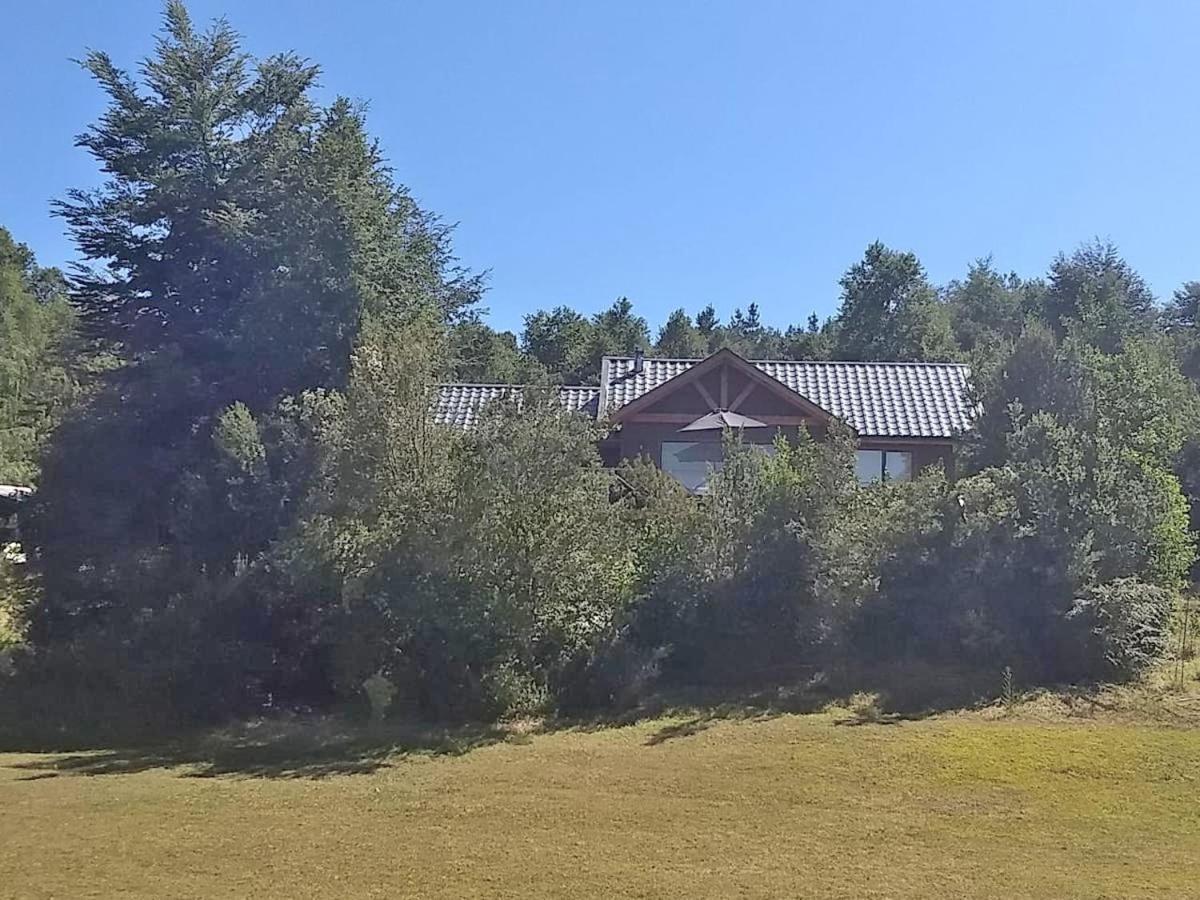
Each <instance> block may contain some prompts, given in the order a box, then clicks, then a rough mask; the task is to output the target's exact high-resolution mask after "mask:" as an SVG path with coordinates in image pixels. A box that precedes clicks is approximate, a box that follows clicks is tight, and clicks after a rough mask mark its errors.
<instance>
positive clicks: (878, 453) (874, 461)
mask: <svg viewBox="0 0 1200 900" xmlns="http://www.w3.org/2000/svg"><path fill="white" fill-rule="evenodd" d="M854 474H855V475H857V476H858V483H859V484H870V483H871V482H872V481H879V480H881V479H882V478H883V451H882V450H859V451H858V456H857V458H856V459H855V463H854Z"/></svg>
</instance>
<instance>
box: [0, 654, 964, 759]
mask: <svg viewBox="0 0 1200 900" xmlns="http://www.w3.org/2000/svg"><path fill="white" fill-rule="evenodd" d="M856 691H874V692H876V693H875V694H873V696H877V697H878V709H877V710H874V711H873V712H872V713H871V715H870V716H869V717H868V716H864V715H858V714H856V713H855V712H854V710H853V709H852V708H847V707H846V706H845V705H844V700H845V698H847V697H850V696H851V695H852V694H853V693H854V692H856ZM983 696H985V695H983V694H981V693H980V686H979V685H978V684H974V683H972V682H971V681H970V680H969V679H966V678H962V677H961V676H960V674H959V673H951V672H947V671H946V670H933V669H929V670H927V671H915V670H914V669H913V668H912V667H911V666H909V667H906V668H905V669H904V670H903V675H902V676H901V675H900V674H898V673H897V671H896V670H895V669H880V670H875V671H870V672H862V671H860V672H856V673H852V674H848V673H843V674H840V675H838V676H836V677H828V678H826V677H824V676H822V677H819V678H814V677H812V676H809V677H806V678H804V679H803V681H802V682H801V683H800V684H796V683H792V684H780V683H776V684H774V685H772V686H770V687H758V688H752V687H747V686H742V687H740V688H730V687H723V688H712V687H709V688H706V687H690V688H686V689H678V690H667V691H663V692H660V693H658V694H655V695H653V696H652V697H650V698H647V699H646V700H645V701H643V702H642V704H640V705H639V706H637V707H636V708H633V709H629V710H625V711H621V712H611V713H606V714H602V715H597V716H593V717H590V718H558V719H552V720H548V721H545V722H542V723H539V724H537V725H536V726H535V727H533V728H526V729H524V730H521V729H517V728H514V727H512V726H502V725H495V724H491V725H489V724H476V725H466V726H459V727H441V728H439V727H437V726H433V725H421V724H411V723H406V724H392V723H386V724H384V725H381V726H378V727H367V726H364V725H361V724H355V723H351V722H350V721H348V720H347V719H343V718H339V717H335V716H324V717H316V716H310V717H303V716H287V717H282V718H276V719H267V720H259V721H251V722H246V723H242V724H239V725H236V726H233V727H230V728H226V729H221V730H217V731H208V732H202V733H197V734H194V735H191V736H183V737H175V738H172V739H170V740H167V741H159V742H151V741H128V742H123V743H121V744H117V745H116V746H117V747H118V749H105V750H82V749H74V750H70V752H64V751H68V750H69V745H66V744H65V741H59V742H57V743H58V745H57V746H55V745H54V743H52V742H25V743H21V742H15V743H14V742H13V741H11V740H5V741H3V742H2V744H0V750H12V751H17V752H30V753H41V754H43V756H41V757H40V758H38V759H34V760H30V761H26V762H20V763H16V764H13V765H12V767H13V768H17V769H22V770H25V771H26V772H27V773H28V774H26V775H25V776H24V777H25V778H26V779H29V780H33V779H41V778H54V777H58V776H64V775H81V776H96V775H122V774H135V773H138V772H145V771H148V770H151V769H167V770H178V772H179V774H180V775H181V776H183V777H193V778H213V777H222V776H224V777H241V778H294V779H303V778H309V779H320V778H328V777H332V776H337V775H365V774H370V773H372V772H377V771H379V770H380V769H383V768H386V767H388V766H390V765H393V764H394V763H395V762H396V761H398V760H400V759H403V758H405V757H412V756H456V755H461V754H464V753H468V752H470V751H472V750H474V749H477V748H479V747H484V746H487V745H490V744H495V743H498V742H502V741H507V742H509V743H514V744H521V743H528V742H529V741H530V740H531V734H545V733H552V732H563V731H581V732H590V731H600V730H607V729H612V728H620V727H624V726H629V725H634V724H637V723H639V722H644V721H646V720H650V719H657V718H662V717H671V718H673V719H678V720H679V721H672V722H670V723H664V724H663V725H662V727H660V728H658V729H657V730H656V731H654V732H653V733H652V734H650V735H649V737H648V738H647V739H646V740H645V742H644V744H645V746H647V747H657V746H660V745H663V744H666V743H668V742H672V741H677V740H683V739H686V738H689V737H694V736H695V735H698V734H700V733H701V732H703V731H705V730H707V729H708V728H710V727H711V726H712V725H714V724H715V723H717V722H720V721H728V720H762V719H770V718H774V717H776V716H782V715H796V714H806V713H813V712H818V711H821V710H825V709H828V708H830V707H835V708H837V709H846V710H847V716H846V717H845V718H843V719H839V720H835V722H834V724H898V723H900V722H904V721H911V720H916V719H922V718H925V717H927V716H930V715H936V714H938V713H941V712H945V711H947V710H950V709H962V708H965V707H970V706H977V705H979V704H980V703H981V702H983V701H982V699H981V698H982V697H983ZM851 705H852V704H851ZM98 745H99V746H103V744H99V742H96V743H94V744H93V746H98ZM84 746H86V745H84ZM108 746H110V747H111V746H114V745H113V744H109V745H108ZM79 747H80V745H79V744H78V743H76V744H74V748H79Z"/></svg>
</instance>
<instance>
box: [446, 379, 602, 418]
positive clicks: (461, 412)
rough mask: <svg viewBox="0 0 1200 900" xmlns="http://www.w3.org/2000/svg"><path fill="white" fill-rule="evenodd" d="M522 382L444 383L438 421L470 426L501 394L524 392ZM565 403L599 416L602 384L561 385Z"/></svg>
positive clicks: (567, 405)
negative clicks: (597, 385)
mask: <svg viewBox="0 0 1200 900" xmlns="http://www.w3.org/2000/svg"><path fill="white" fill-rule="evenodd" d="M521 390H522V388H521V386H520V385H513V384H443V385H441V387H439V388H438V397H437V406H436V408H435V409H434V416H433V417H434V421H436V422H438V423H440V424H442V425H455V426H457V427H459V428H470V427H471V426H472V425H474V424H475V423H476V422H477V421H479V416H480V413H482V412H483V408H484V407H485V406H486V405H487V404H488V403H490V402H491V401H492V400H495V399H496V398H498V397H505V396H513V395H515V396H517V397H518V398H519V397H520V395H521ZM558 396H559V398H560V399H561V400H562V402H563V406H565V407H566V408H567V409H569V410H572V411H575V412H583V413H586V414H587V415H589V416H591V417H592V418H595V416H596V407H597V401H598V400H599V398H600V388H598V387H587V386H574V385H572V386H563V387H560V388H559V389H558Z"/></svg>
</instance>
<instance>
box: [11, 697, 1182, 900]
mask: <svg viewBox="0 0 1200 900" xmlns="http://www.w3.org/2000/svg"><path fill="white" fill-rule="evenodd" d="M1189 681H1191V683H1192V685H1193V687H1192V692H1191V693H1185V694H1180V693H1171V692H1167V691H1166V690H1164V689H1162V685H1159V686H1158V687H1159V689H1158V690H1154V691H1150V692H1147V691H1146V690H1145V689H1139V690H1132V691H1131V690H1127V691H1124V692H1110V693H1108V694H1106V695H1102V696H1100V697H1093V698H1086V699H1076V700H1073V701H1069V700H1068V699H1066V698H1063V697H1056V696H1047V697H1043V698H1041V699H1039V700H1034V701H1029V702H1025V703H1023V704H1021V705H1020V706H1019V707H1017V708H1016V709H1015V710H1010V711H1004V710H1000V709H997V708H988V709H983V710H979V711H975V712H969V713H952V714H944V715H941V716H933V717H929V718H925V719H921V720H910V721H899V720H897V721H884V722H870V723H866V724H863V718H864V717H863V716H862V715H859V716H858V717H855V716H853V715H851V714H850V713H849V712H847V711H845V710H839V709H832V710H827V711H825V712H821V713H812V714H807V715H797V714H782V713H773V712H764V711H761V710H760V711H759V712H750V711H747V710H745V709H735V710H733V711H732V712H731V711H730V710H725V711H724V714H723V715H717V714H714V713H713V712H712V711H710V712H707V713H696V712H693V713H691V714H687V715H675V716H668V717H662V718H657V719H651V720H648V721H642V722H638V723H635V724H632V725H627V726H624V727H606V728H574V729H562V730H558V731H549V732H542V731H538V730H533V729H530V728H526V729H521V728H510V729H506V730H503V731H470V732H458V733H451V734H442V735H434V734H430V733H428V732H421V733H409V734H405V733H402V732H395V731H393V732H388V733H386V734H378V733H376V734H363V733H361V732H349V733H348V732H345V731H342V730H339V729H338V726H336V725H335V724H334V723H332V722H330V721H323V722H293V723H290V724H289V723H267V724H259V725H256V726H255V725H248V726H243V727H242V728H240V729H237V730H233V731H228V732H224V733H219V734H215V735H211V736H208V737H205V738H203V739H197V740H194V741H187V742H180V743H178V744H175V745H173V746H163V747H157V748H152V749H145V748H143V749H140V750H106V751H92V752H76V753H59V754H5V755H0V895H2V896H4V897H20V898H27V897H28V898H37V897H57V898H81V897H113V896H121V897H471V896H497V897H528V896H553V897H605V896H627V897H674V896H688V897H847V898H851V897H853V898H868V897H878V898H885V897H886V898H950V897H954V898H959V897H1037V898H1127V897H1179V898H1189V897H1200V695H1198V691H1200V687H1198V686H1197V684H1196V682H1195V681H1194V680H1192V679H1189ZM400 746H403V747H406V748H407V749H405V750H403V751H402V750H400V749H398V748H399V747H400ZM421 748H423V749H421Z"/></svg>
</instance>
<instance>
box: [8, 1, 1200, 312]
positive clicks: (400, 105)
mask: <svg viewBox="0 0 1200 900" xmlns="http://www.w3.org/2000/svg"><path fill="white" fill-rule="evenodd" d="M6 6H7V8H6V9H5V12H4V16H3V18H4V28H3V34H0V85H3V89H2V91H0V111H2V117H0V122H2V123H3V125H2V126H0V127H2V129H3V131H2V132H0V223H3V224H4V225H6V226H8V227H9V228H10V229H11V230H12V231H13V233H14V235H15V236H16V237H17V239H18V240H23V241H25V242H26V243H28V244H30V245H31V246H33V248H34V249H35V250H36V251H37V253H38V254H39V257H40V258H41V259H42V260H43V261H44V262H46V263H62V262H64V261H66V260H68V259H70V257H71V255H72V252H73V251H72V248H71V245H70V243H69V242H68V240H67V239H66V238H65V237H64V236H63V235H62V229H61V225H60V223H58V222H57V221H56V220H53V219H51V218H50V216H49V201H50V200H51V198H54V197H58V196H61V195H62V193H63V191H64V190H65V189H66V188H68V187H71V186H81V185H89V184H91V183H94V182H95V181H96V179H97V177H98V176H97V173H96V170H95V167H94V165H93V163H92V161H91V160H90V159H89V158H88V157H87V156H86V155H85V154H84V153H83V152H82V151H80V150H77V149H75V148H74V147H73V145H72V137H73V135H75V134H76V133H77V132H78V131H80V130H81V129H82V128H83V127H84V126H85V125H86V124H87V123H88V122H90V121H91V120H92V119H93V118H94V117H95V116H96V115H97V114H98V113H99V111H100V110H101V108H102V98H101V96H100V94H99V91H98V90H97V89H96V88H95V86H94V85H92V84H91V83H90V82H89V80H88V79H87V78H86V77H85V76H84V74H83V73H82V72H81V71H80V70H79V69H78V68H77V67H76V66H75V65H73V64H72V63H71V62H70V61H69V60H70V58H71V57H78V56H80V55H82V53H83V52H84V51H85V49H87V48H89V47H90V48H97V49H104V50H107V51H109V52H110V53H111V54H112V55H113V56H114V57H115V59H116V60H117V61H118V63H121V64H123V65H126V66H133V65H135V64H136V63H137V61H138V60H140V59H141V58H142V57H144V56H145V55H146V54H147V53H148V52H149V50H150V49H151V46H152V33H153V31H154V30H155V29H156V28H157V27H158V19H159V12H160V7H159V4H158V3H157V2H155V0H107V2H104V3H97V2H95V0H86V2H85V0H60V2H54V3H51V2H41V3H17V2H10V3H8V4H6ZM191 10H192V13H193V16H194V17H195V18H196V19H197V20H198V21H205V20H207V19H209V18H211V17H213V16H215V15H220V14H227V15H228V17H229V18H230V20H231V21H232V23H233V24H234V26H235V27H237V28H238V29H239V30H240V31H242V32H243V34H245V36H246V45H247V49H249V50H251V51H253V52H255V53H266V52H272V51H276V50H295V51H297V52H299V53H301V54H302V55H305V56H307V57H309V58H311V59H313V60H315V61H317V62H319V63H320V64H321V66H322V67H323V70H324V75H323V77H322V88H321V90H322V94H323V95H324V96H327V97H332V96H333V95H335V94H347V95H350V96H353V97H355V98H359V99H363V100H366V101H368V102H369V104H370V110H371V113H370V125H371V128H372V131H373V132H374V133H375V134H376V135H377V136H378V137H379V138H380V140H381V142H382V144H383V147H384V149H385V151H386V153H387V155H388V157H389V159H390V160H391V162H392V163H393V165H394V166H395V169H396V172H397V175H398V177H399V178H400V179H401V180H402V181H403V182H405V183H406V184H407V185H408V186H409V187H410V189H411V190H412V191H413V193H414V194H415V195H416V196H417V198H418V199H419V200H420V201H421V202H422V203H423V205H425V206H426V207H428V208H430V209H432V210H434V211H436V212H437V213H439V214H440V215H442V216H443V217H444V218H446V219H448V220H451V221H456V222H458V223H460V224H459V228H458V232H457V237H456V246H457V249H458V252H459V255H460V256H461V258H462V260H463V261H464V263H466V264H467V265H468V266H470V267H471V268H473V269H476V270H480V269H489V270H491V281H490V284H491V288H490V290H489V292H488V296H487V299H486V304H487V305H488V306H489V307H490V308H491V310H492V317H491V319H492V322H493V323H494V324H495V325H497V326H498V327H504V328H513V327H518V326H519V324H520V320H521V316H522V315H523V314H524V313H526V312H529V311H531V310H533V309H535V308H538V307H545V306H552V305H555V304H559V303H566V304H570V305H573V306H575V307H577V308H579V309H582V310H585V311H589V312H590V311H595V310H597V309H599V308H601V307H604V306H606V305H608V304H609V303H610V302H611V301H612V300H613V299H614V298H615V297H617V296H618V295H622V294H624V295H628V296H629V297H630V298H632V299H633V300H634V301H635V303H636V305H637V308H638V310H639V311H640V312H641V313H642V314H643V315H646V316H647V317H648V318H649V319H650V320H651V324H652V325H657V324H659V323H660V322H661V320H662V319H663V318H664V317H665V315H666V314H667V313H668V312H669V311H670V310H671V309H673V308H675V307H678V306H685V307H687V308H689V309H690V310H693V311H694V310H697V309H699V308H700V307H701V306H703V305H704V304H706V303H709V302H712V303H714V304H715V305H716V306H717V307H718V309H719V310H721V311H722V312H723V314H725V315H728V313H729V312H730V311H731V310H732V309H733V307H734V306H736V305H745V304H746V303H747V302H749V301H758V302H759V304H760V305H761V307H762V310H763V315H764V318H765V319H766V320H767V321H768V322H773V323H777V324H784V323H787V322H789V321H801V320H803V319H804V318H805V317H806V316H807V315H808V313H809V312H811V311H817V312H819V313H821V314H826V313H829V312H831V311H832V309H833V308H834V306H835V304H836V301H837V291H838V288H837V280H838V277H839V276H840V274H841V273H842V271H844V269H845V268H846V267H847V266H848V265H849V264H850V263H852V262H853V261H854V260H855V259H856V258H857V257H859V256H860V255H861V253H862V250H863V248H864V247H865V246H866V244H867V243H869V242H870V241H871V240H873V239H875V238H879V239H882V240H883V241H885V242H886V243H888V244H890V245H893V246H896V247H900V248H905V249H911V250H914V251H916V252H917V254H918V255H919V256H920V257H921V259H922V260H923V261H924V263H925V265H926V267H927V268H928V270H929V273H930V275H931V277H932V278H933V279H934V280H935V281H937V282H944V281H946V280H949V279H951V278H954V277H957V276H961V275H962V274H963V273H964V272H965V271H966V268H967V265H968V264H969V263H970V261H971V260H972V259H974V258H976V257H979V256H983V255H987V254H991V255H993V257H994V259H995V261H996V263H997V264H998V265H999V266H1000V267H1001V268H1003V269H1006V270H1014V271H1017V272H1019V273H1021V274H1024V275H1034V274H1039V273H1041V272H1044V271H1045V268H1046V266H1047V264H1048V262H1049V261H1050V260H1051V258H1052V257H1053V256H1054V254H1055V253H1056V252H1058V251H1060V250H1070V249H1072V248H1073V247H1075V246H1076V245H1078V244H1079V243H1080V242H1081V241H1083V240H1086V239H1088V238H1090V237H1093V236H1100V237H1104V238H1111V239H1112V240H1114V241H1116V242H1117V243H1118V244H1119V245H1120V247H1121V248H1122V250H1123V251H1124V253H1125V255H1126V256H1127V257H1128V258H1129V259H1130V261H1131V262H1132V263H1133V264H1134V265H1135V266H1136V267H1137V268H1138V269H1139V270H1140V271H1141V272H1142V273H1143V274H1144V275H1145V276H1146V278H1147V279H1148V280H1149V282H1150V283H1151V285H1152V287H1153V288H1154V289H1155V291H1156V292H1157V293H1158V294H1159V295H1160V297H1161V296H1166V295H1168V294H1169V293H1170V292H1171V291H1172V290H1173V289H1174V288H1175V287H1177V286H1178V284H1179V283H1180V282H1182V281H1184V280H1186V279H1195V278H1200V256H1198V255H1197V250H1198V248H1200V242H1198V240H1197V238H1198V237H1200V220H1198V219H1197V212H1198V211H1200V179H1198V177H1197V176H1198V171H1197V161H1198V159H1200V115H1197V113H1198V112H1200V110H1198V109H1197V106H1198V104H1200V90H1198V88H1200V52H1198V51H1200V3H1196V2H1163V0H1154V2H1145V3H1134V2H1125V3H1102V2H1077V3H1066V2H1045V0H1042V2H1012V0H1005V2H999V3H988V4H984V3H965V2H961V0H951V2H940V3H933V2H899V3H895V2H887V3H885V2H858V3H843V2H833V0H830V2H826V3H820V4H818V3H807V2H806V3H800V2H747V3H735V2H732V0H730V2H725V3H701V2H683V0H674V2H665V0H660V2H645V0H594V2H574V0H559V2H536V3H535V2H521V0H505V2H491V0H488V2H483V0H480V2H474V3H465V2H460V3H455V2H434V0H426V2H407V0H405V2H400V0H342V2H338V3H334V2H283V0H270V2H268V0H255V2H250V3H235V2H233V0H194V2H193V3H192V4H191Z"/></svg>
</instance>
